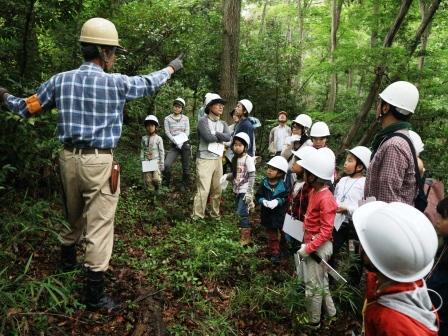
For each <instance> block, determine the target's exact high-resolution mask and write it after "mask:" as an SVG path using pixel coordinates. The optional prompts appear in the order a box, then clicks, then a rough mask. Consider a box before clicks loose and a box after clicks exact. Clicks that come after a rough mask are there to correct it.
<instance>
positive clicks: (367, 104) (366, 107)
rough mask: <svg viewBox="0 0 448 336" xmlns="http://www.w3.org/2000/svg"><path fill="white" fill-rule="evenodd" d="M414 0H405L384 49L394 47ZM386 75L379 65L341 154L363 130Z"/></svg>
mask: <svg viewBox="0 0 448 336" xmlns="http://www.w3.org/2000/svg"><path fill="white" fill-rule="evenodd" d="M411 3H412V0H403V1H402V3H401V6H400V9H399V11H398V14H397V16H396V17H395V21H394V23H393V24H392V26H391V27H390V28H389V31H388V33H387V35H386V37H385V38H384V41H383V48H389V47H390V46H391V45H392V42H393V40H394V38H395V35H396V34H397V32H398V30H399V29H400V27H401V24H402V23H403V20H404V18H405V16H406V14H407V13H408V11H409V7H410V6H411ZM383 75H384V69H383V66H382V65H381V64H380V65H377V66H376V69H375V78H374V80H373V82H372V84H371V85H370V91H369V94H368V95H367V97H366V99H365V100H364V103H363V104H362V106H361V109H360V111H359V112H358V115H357V116H356V119H355V122H354V123H353V125H352V127H351V128H350V130H349V131H348V133H347V135H346V136H345V138H344V140H343V141H342V144H341V146H340V147H339V149H338V153H341V152H342V151H343V150H345V149H346V148H347V147H348V146H349V145H350V144H351V143H352V141H353V139H354V138H355V136H356V133H357V131H358V130H359V129H360V128H361V125H362V123H363V122H364V121H365V120H366V118H367V115H368V114H369V112H370V109H371V107H372V104H373V102H374V100H375V98H376V97H377V96H378V91H379V88H380V85H381V80H382V78H383Z"/></svg>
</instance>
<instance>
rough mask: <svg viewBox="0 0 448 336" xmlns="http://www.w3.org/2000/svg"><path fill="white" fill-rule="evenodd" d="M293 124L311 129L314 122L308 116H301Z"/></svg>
mask: <svg viewBox="0 0 448 336" xmlns="http://www.w3.org/2000/svg"><path fill="white" fill-rule="evenodd" d="M292 122H293V123H296V124H299V125H302V126H303V127H306V128H310V127H311V124H312V123H313V121H312V120H311V117H310V116H309V115H307V114H304V113H302V114H299V115H298V116H297V117H296V118H295V119H294V120H293V121H292Z"/></svg>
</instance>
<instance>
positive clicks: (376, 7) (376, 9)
mask: <svg viewBox="0 0 448 336" xmlns="http://www.w3.org/2000/svg"><path fill="white" fill-rule="evenodd" d="M372 11H373V23H372V35H371V36H370V48H375V47H376V46H377V45H378V28H379V22H378V21H379V18H380V3H379V0H373V10H372Z"/></svg>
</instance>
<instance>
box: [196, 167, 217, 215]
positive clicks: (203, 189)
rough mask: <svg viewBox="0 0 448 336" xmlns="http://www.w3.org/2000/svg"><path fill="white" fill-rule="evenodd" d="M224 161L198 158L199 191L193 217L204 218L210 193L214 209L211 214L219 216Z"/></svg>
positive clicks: (197, 177) (197, 179) (197, 176)
mask: <svg viewBox="0 0 448 336" xmlns="http://www.w3.org/2000/svg"><path fill="white" fill-rule="evenodd" d="M221 177H222V162H221V160H220V159H217V160H206V159H197V160H196V181H197V183H196V184H197V192H196V195H195V196H194V205H193V217H199V218H204V217H205V207H206V206H207V198H208V196H209V194H210V202H211V205H212V211H211V213H210V215H211V216H212V217H214V218H219V203H220V201H221V185H220V183H219V180H220V179H221Z"/></svg>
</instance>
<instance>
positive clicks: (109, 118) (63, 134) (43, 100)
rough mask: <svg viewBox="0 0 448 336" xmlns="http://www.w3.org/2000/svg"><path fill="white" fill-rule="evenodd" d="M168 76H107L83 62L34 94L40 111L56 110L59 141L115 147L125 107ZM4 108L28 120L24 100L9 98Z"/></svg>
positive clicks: (99, 68)
mask: <svg viewBox="0 0 448 336" xmlns="http://www.w3.org/2000/svg"><path fill="white" fill-rule="evenodd" d="M169 77H170V74H169V73H168V71H166V70H165V69H164V70H160V71H156V72H153V73H151V74H149V75H144V76H132V77H129V76H125V75H121V74H108V73H105V72H104V71H103V69H102V68H101V67H100V66H99V65H96V64H94V63H90V62H86V63H84V64H82V65H81V67H79V68H78V69H76V70H72V71H67V72H62V73H59V74H56V75H54V76H53V77H51V78H50V79H49V80H48V81H47V82H45V83H43V84H42V85H41V86H40V87H39V89H38V90H37V92H36V94H37V97H38V98H39V101H40V104H41V106H42V109H43V110H49V109H52V108H54V107H56V108H57V109H58V110H59V120H58V138H59V140H60V141H61V142H62V143H63V144H64V145H68V146H75V147H79V148H85V147H95V148H115V147H116V146H117V143H118V140H119V139H120V136H121V128H122V124H123V109H124V104H125V103H126V101H128V100H133V99H136V98H140V97H144V96H148V95H151V94H152V93H154V91H156V90H157V89H158V88H159V87H160V86H162V84H164V83H165V82H166V81H167V80H168V79H169ZM6 104H7V106H8V107H9V108H10V109H11V110H12V111H14V112H16V113H18V114H20V115H21V116H22V117H25V118H26V117H29V116H30V114H29V112H28V109H27V105H26V102H25V99H23V98H18V97H14V96H12V95H8V96H7V98H6Z"/></svg>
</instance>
